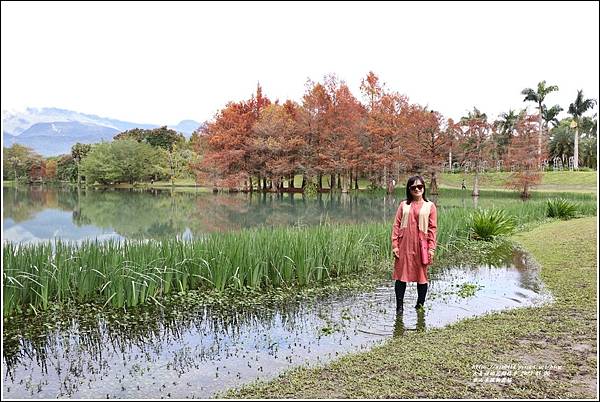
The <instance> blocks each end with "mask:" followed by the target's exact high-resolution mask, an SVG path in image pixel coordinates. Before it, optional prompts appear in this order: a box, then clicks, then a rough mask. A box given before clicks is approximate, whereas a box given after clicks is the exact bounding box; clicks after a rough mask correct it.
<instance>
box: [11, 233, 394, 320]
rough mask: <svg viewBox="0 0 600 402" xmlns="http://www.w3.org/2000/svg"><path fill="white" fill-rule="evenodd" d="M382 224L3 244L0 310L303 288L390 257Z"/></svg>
mask: <svg viewBox="0 0 600 402" xmlns="http://www.w3.org/2000/svg"><path fill="white" fill-rule="evenodd" d="M388 229H389V228H387V227H386V225H383V224H364V225H351V226H350V225H322V226H317V227H309V228H302V229H290V228H275V229H273V228H263V229H254V230H244V231H240V232H232V233H220V234H211V235H208V236H206V237H204V238H201V239H197V240H194V241H183V240H178V239H172V240H166V241H162V242H156V241H145V242H133V241H123V242H118V241H114V240H113V241H108V242H97V241H86V242H83V243H80V244H78V245H77V244H74V243H67V242H63V241H56V242H55V243H38V244H21V245H14V244H12V243H5V244H4V245H3V258H4V270H3V276H4V292H3V301H4V313H5V314H11V313H13V312H20V311H23V310H24V309H27V308H29V307H33V308H34V309H46V308H48V306H49V305H50V304H51V303H55V302H63V301H69V300H70V301H75V302H86V301H96V302H100V303H103V304H104V305H110V306H113V307H123V306H136V305H138V304H141V303H144V302H146V301H148V300H152V299H154V300H155V301H157V298H158V297H161V296H164V295H167V294H170V293H173V292H185V291H187V290H190V289H216V290H219V291H223V290H225V289H226V288H263V287H288V286H308V285H313V284H318V283H321V282H324V281H326V280H329V279H331V278H335V277H339V276H343V275H348V274H352V273H354V274H357V273H358V274H360V273H361V272H364V271H366V270H367V269H368V268H369V267H372V266H374V264H375V263H377V262H378V261H381V260H382V259H383V258H385V257H386V256H388V257H389V250H390V249H391V245H390V236H389V230H388Z"/></svg>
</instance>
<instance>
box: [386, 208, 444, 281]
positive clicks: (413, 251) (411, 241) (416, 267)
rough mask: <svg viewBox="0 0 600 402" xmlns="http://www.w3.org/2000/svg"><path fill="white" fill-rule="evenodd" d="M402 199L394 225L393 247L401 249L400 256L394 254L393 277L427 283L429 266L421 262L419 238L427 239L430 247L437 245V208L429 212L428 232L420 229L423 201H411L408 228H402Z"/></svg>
mask: <svg viewBox="0 0 600 402" xmlns="http://www.w3.org/2000/svg"><path fill="white" fill-rule="evenodd" d="M405 202H406V201H402V202H401V203H400V206H399V207H398V211H397V212H396V219H395V220H394V226H393V227H392V249H394V248H398V250H400V252H399V254H400V258H396V257H395V256H394V272H393V274H392V279H394V280H399V281H403V282H417V283H427V282H429V278H428V275H427V266H426V265H423V263H422V262H421V254H420V248H419V238H424V239H427V245H428V247H429V249H435V247H436V232H437V209H436V207H435V204H433V205H432V206H431V211H430V213H429V227H428V229H427V234H425V233H423V232H421V231H420V230H419V211H420V210H421V206H422V205H423V201H420V202H415V201H413V202H411V203H410V216H409V218H408V223H407V225H406V228H400V223H401V222H402V207H403V206H404V203H405Z"/></svg>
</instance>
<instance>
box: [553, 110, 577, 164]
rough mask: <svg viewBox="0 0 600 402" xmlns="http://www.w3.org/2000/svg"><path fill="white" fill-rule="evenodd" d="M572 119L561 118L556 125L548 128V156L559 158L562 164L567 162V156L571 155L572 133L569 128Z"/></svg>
mask: <svg viewBox="0 0 600 402" xmlns="http://www.w3.org/2000/svg"><path fill="white" fill-rule="evenodd" d="M572 121H573V120H572V119H563V120H561V121H560V123H559V124H558V126H556V127H554V128H552V129H551V130H550V143H549V149H548V151H549V156H550V158H551V159H554V158H557V157H558V158H560V159H561V160H562V162H563V165H566V164H567V163H568V157H569V156H570V155H573V140H574V135H573V132H572V131H571V129H570V128H569V125H570V123H571V122H572Z"/></svg>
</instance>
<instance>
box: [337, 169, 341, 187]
mask: <svg viewBox="0 0 600 402" xmlns="http://www.w3.org/2000/svg"><path fill="white" fill-rule="evenodd" d="M337 181H338V182H337V185H338V190H339V189H341V188H342V175H341V174H339V173H338V177H337Z"/></svg>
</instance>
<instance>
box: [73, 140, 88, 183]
mask: <svg viewBox="0 0 600 402" xmlns="http://www.w3.org/2000/svg"><path fill="white" fill-rule="evenodd" d="M91 149H92V146H91V145H90V144H82V143H80V142H78V143H76V144H75V145H73V146H72V147H71V156H72V157H73V160H74V161H75V165H76V166H77V185H78V186H79V185H81V174H80V168H79V164H80V163H81V160H82V159H83V158H85V156H86V155H87V154H88V153H89V152H90V150H91Z"/></svg>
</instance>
